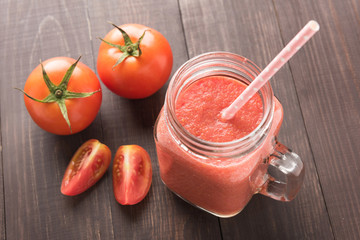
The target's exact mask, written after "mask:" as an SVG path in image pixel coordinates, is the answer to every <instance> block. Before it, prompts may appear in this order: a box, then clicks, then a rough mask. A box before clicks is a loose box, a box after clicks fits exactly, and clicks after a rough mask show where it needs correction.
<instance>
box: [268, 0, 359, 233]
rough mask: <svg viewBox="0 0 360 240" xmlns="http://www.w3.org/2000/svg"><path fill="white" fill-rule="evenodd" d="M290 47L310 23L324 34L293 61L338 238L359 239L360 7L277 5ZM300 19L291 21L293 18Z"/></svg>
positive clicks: (323, 3) (337, 3) (333, 3)
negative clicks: (293, 34) (315, 23)
mask: <svg viewBox="0 0 360 240" xmlns="http://www.w3.org/2000/svg"><path fill="white" fill-rule="evenodd" d="M275 5H276V9H277V12H278V16H279V22H280V26H281V29H282V33H283V37H284V40H285V41H288V40H289V39H290V38H291V36H290V33H291V32H294V31H295V29H299V28H300V27H301V26H302V25H303V24H305V23H306V21H308V20H309V19H311V18H314V19H316V20H317V21H318V22H319V23H320V26H321V27H320V32H319V34H318V35H317V36H315V38H314V39H313V40H312V41H311V42H310V43H309V46H308V48H307V49H308V51H301V52H300V53H299V55H300V56H299V57H297V58H295V59H294V60H292V61H291V63H290V66H291V69H292V72H293V76H294V80H295V85H296V89H297V93H298V97H299V101H300V105H301V109H302V112H303V116H304V120H305V124H306V128H307V132H308V135H309V140H310V143H311V147H312V151H313V153H314V159H315V162H316V166H317V171H318V174H319V178H320V182H321V186H322V189H323V193H324V197H325V200H326V205H327V208H328V211H329V215H330V220H331V223H332V226H333V231H334V235H335V237H336V238H337V239H359V237H360V192H359V189H360V177H359V176H360V174H359V169H360V163H359V157H358V155H359V149H360V131H359V126H360V125H359V119H360V69H359V67H358V66H359V64H360V48H359V39H360V29H359V27H358V26H359V24H360V2H359V1H353V0H347V1H334V0H328V1H310V0H305V1H292V2H291V3H289V2H281V3H280V2H277V1H275ZM294 15H296V16H299V17H298V18H297V19H296V20H294V21H291V22H290V21H289V18H291V16H294Z"/></svg>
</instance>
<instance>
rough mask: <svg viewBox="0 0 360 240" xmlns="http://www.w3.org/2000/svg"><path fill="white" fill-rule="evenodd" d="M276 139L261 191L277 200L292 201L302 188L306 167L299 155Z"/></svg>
mask: <svg viewBox="0 0 360 240" xmlns="http://www.w3.org/2000/svg"><path fill="white" fill-rule="evenodd" d="M275 141H276V144H275V151H274V152H273V153H272V154H271V155H270V157H269V159H268V168H267V174H266V176H267V179H266V182H265V184H264V185H263V186H262V188H261V190H260V193H261V194H263V195H265V196H268V197H271V198H273V199H276V200H280V201H290V200H292V199H294V197H295V196H296V194H297V193H298V192H299V190H300V188H301V185H302V183H303V181H304V175H305V168H304V164H303V162H302V161H301V159H300V157H299V155H297V154H296V153H294V152H292V151H291V150H290V149H288V148H287V147H286V146H284V145H283V144H281V143H279V142H278V141H277V140H276V139H275Z"/></svg>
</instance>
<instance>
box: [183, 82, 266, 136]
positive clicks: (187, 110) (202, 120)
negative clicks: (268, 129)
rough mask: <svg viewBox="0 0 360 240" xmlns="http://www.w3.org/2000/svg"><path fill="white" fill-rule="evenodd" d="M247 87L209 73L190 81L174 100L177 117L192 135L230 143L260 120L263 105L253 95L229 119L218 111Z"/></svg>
mask: <svg viewBox="0 0 360 240" xmlns="http://www.w3.org/2000/svg"><path fill="white" fill-rule="evenodd" d="M246 87H247V85H245V84H244V83H242V82H240V81H237V80H235V79H233V78H231V77H227V76H210V77H205V78H202V79H200V80H198V81H196V82H194V83H192V84H191V85H190V86H189V87H188V88H187V89H185V90H184V91H182V93H181V94H180V96H179V97H178V99H177V102H176V117H177V119H178V120H179V122H180V124H181V125H182V126H183V127H184V128H185V129H186V130H187V131H189V132H190V133H191V134H192V135H194V136H196V137H198V138H201V139H203V140H206V141H211V142H229V141H233V140H236V139H240V138H242V137H244V136H246V135H248V134H249V133H251V132H252V131H253V130H254V129H255V128H256V127H257V126H258V125H259V124H260V122H261V120H262V115H263V105H262V100H261V97H260V95H258V94H256V95H254V96H253V97H252V98H251V99H250V100H249V101H248V102H247V103H246V104H245V105H244V106H243V107H242V108H241V109H240V110H239V111H238V112H237V113H236V115H235V117H234V118H233V119H231V120H228V121H223V120H221V117H220V112H221V110H223V109H224V108H226V107H228V106H229V105H230V104H231V103H232V102H233V101H234V100H235V99H236V98H237V97H238V96H239V95H240V94H241V93H242V92H243V91H244V90H245V88H246Z"/></svg>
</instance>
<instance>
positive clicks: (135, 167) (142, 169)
mask: <svg viewBox="0 0 360 240" xmlns="http://www.w3.org/2000/svg"><path fill="white" fill-rule="evenodd" d="M151 181H152V167H151V160H150V156H149V154H148V153H147V152H146V150H145V149H143V148H142V147H140V146H138V145H124V146H120V147H119V149H118V150H117V152H116V155H115V158H114V163H113V189H114V195H115V198H116V201H118V202H119V203H120V204H122V205H133V204H136V203H138V202H140V201H141V200H143V199H144V198H145V196H146V195H147V193H148V192H149V189H150V185H151Z"/></svg>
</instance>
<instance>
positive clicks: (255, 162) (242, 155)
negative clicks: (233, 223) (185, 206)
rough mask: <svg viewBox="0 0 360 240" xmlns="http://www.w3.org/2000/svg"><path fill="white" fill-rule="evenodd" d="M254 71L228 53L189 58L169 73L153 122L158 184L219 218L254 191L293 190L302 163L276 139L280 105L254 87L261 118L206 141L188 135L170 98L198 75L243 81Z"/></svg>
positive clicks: (286, 194) (289, 195)
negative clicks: (227, 136) (245, 130)
mask: <svg viewBox="0 0 360 240" xmlns="http://www.w3.org/2000/svg"><path fill="white" fill-rule="evenodd" d="M259 73H260V69H259V67H257V66H256V65H255V64H254V63H253V62H251V61H250V60H248V59H246V58H244V57H242V56H239V55H236V54H232V53H227V52H211V53H205V54H202V55H199V56H197V57H194V58H192V59H190V60H189V61H187V62H186V63H185V64H184V65H182V66H181V67H180V68H179V69H178V70H177V72H176V73H175V74H174V76H173V77H172V79H171V81H170V83H169V87H168V89H167V92H166V98H165V103H164V106H163V108H162V110H161V112H160V114H159V116H158V119H157V121H156V124H155V129H154V137H155V143H156V149H157V155H158V162H159V167H160V175H161V179H162V181H163V182H164V184H165V185H166V186H167V187H168V188H169V189H170V190H171V191H172V192H174V193H175V194H177V195H178V196H180V197H181V198H183V199H184V200H185V201H187V202H189V203H191V204H193V205H195V206H196V207H198V208H201V209H203V210H205V211H207V212H210V213H212V214H214V215H216V216H219V217H231V216H234V215H236V214H238V213H239V212H241V210H242V209H243V208H244V207H245V206H246V204H247V203H248V202H249V201H250V199H251V197H252V196H253V195H254V194H256V193H261V194H263V195H266V196H269V197H271V198H274V199H276V200H280V201H290V200H292V199H293V198H294V197H295V195H296V194H297V192H298V191H299V189H300V187H301V185H302V182H303V178H304V167H303V162H302V161H301V159H300V158H299V156H298V155H297V154H295V153H293V152H292V151H290V150H289V149H288V148H287V147H285V146H284V145H282V144H281V143H279V142H278V141H277V135H278V132H279V129H280V125H281V123H282V119H283V109H282V106H281V104H280V102H279V101H278V100H277V99H276V98H275V97H274V94H273V91H272V88H271V86H270V84H269V83H267V84H266V85H265V86H264V87H262V88H261V89H260V90H259V91H258V94H259V95H260V97H261V99H262V103H263V118H262V120H261V123H260V124H259V125H258V126H257V127H256V129H255V130H253V132H251V133H250V134H248V135H247V136H245V137H243V138H241V139H237V140H234V141H231V142H210V141H205V140H202V139H200V138H198V137H196V136H194V135H192V134H191V133H189V132H188V131H187V130H186V129H185V128H184V127H183V126H182V125H181V124H180V123H179V121H178V119H177V118H176V114H175V103H176V101H177V98H178V96H179V94H180V93H181V92H182V91H183V90H185V89H186V88H187V87H188V86H189V85H191V84H192V83H194V82H195V81H197V80H199V79H202V78H204V77H209V76H226V77H230V78H232V79H235V80H237V81H241V82H242V83H245V84H247V85H248V84H249V83H250V82H251V81H253V80H254V79H255V77H256V76H257V75H258V74H259Z"/></svg>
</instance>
